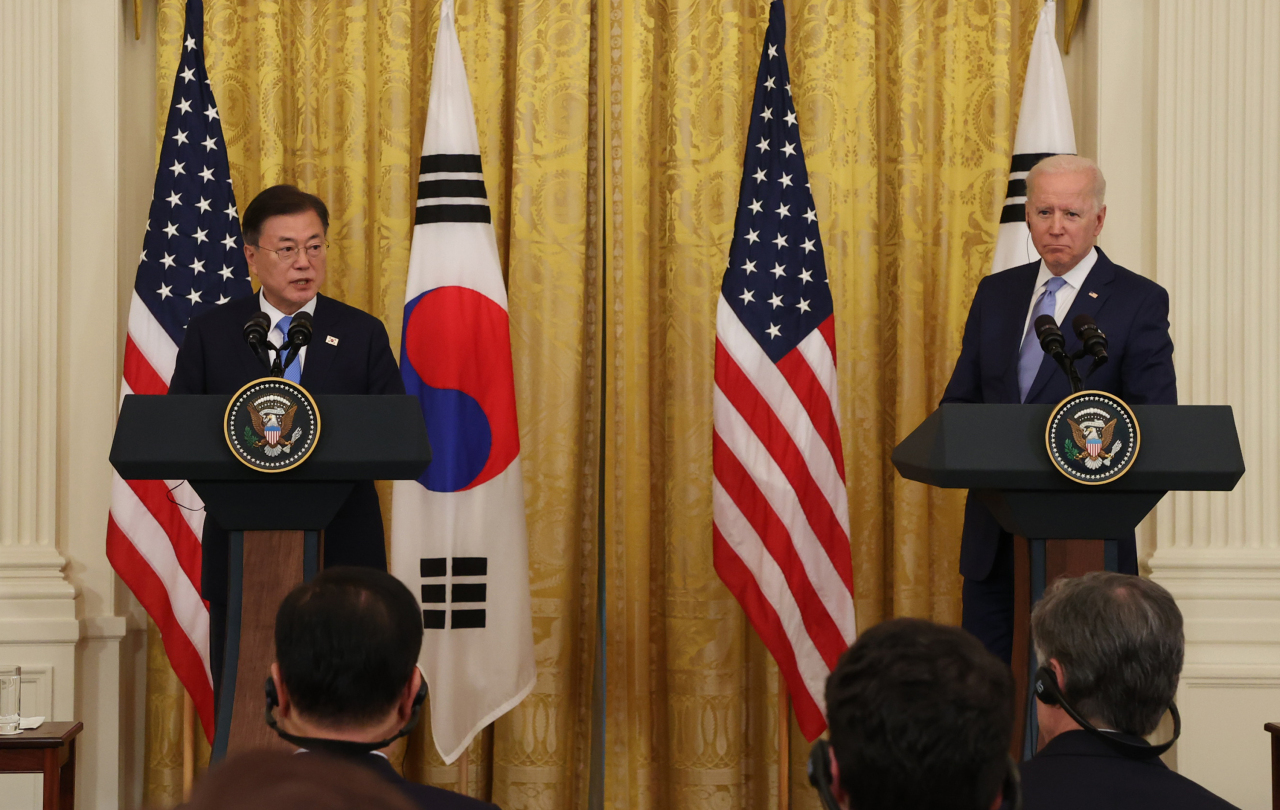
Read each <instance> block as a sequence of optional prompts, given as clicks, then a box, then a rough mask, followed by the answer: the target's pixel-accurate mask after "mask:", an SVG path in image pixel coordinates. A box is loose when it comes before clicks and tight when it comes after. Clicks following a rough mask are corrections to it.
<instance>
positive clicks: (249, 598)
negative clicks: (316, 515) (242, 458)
mask: <svg viewBox="0 0 1280 810" xmlns="http://www.w3.org/2000/svg"><path fill="white" fill-rule="evenodd" d="M227 539H228V541H229V543H228V545H229V548H228V557H229V559H228V576H227V580H228V589H227V638H226V648H225V649H226V653H225V655H224V657H223V666H222V693H221V695H219V696H218V718H217V730H216V732H215V734H214V740H213V752H212V759H213V761H214V762H217V761H219V760H221V759H223V758H224V757H226V755H227V754H228V753H234V752H236V751H243V750H247V749H251V748H276V749H280V750H284V751H289V750H292V746H290V745H289V744H288V743H286V742H284V741H283V740H281V739H280V738H279V737H277V736H276V735H275V732H273V731H272V730H271V729H270V728H268V727H267V725H266V723H265V722H264V721H263V713H264V712H265V710H266V698H265V695H264V692H263V683H264V682H265V680H266V679H267V677H269V676H270V674H271V662H272V661H274V660H275V622H276V610H277V609H278V608H279V607H280V602H281V601H283V600H284V597H285V596H286V595H288V593H289V591H291V590H293V589H294V587H295V586H297V585H298V584H300V583H302V582H306V581H309V580H310V579H311V578H312V577H314V576H315V575H316V573H317V572H318V571H319V569H320V559H321V556H320V554H321V546H320V543H321V534H320V532H300V531H272V532H263V531H252V532H231V533H230V535H229V537H228V538H227Z"/></svg>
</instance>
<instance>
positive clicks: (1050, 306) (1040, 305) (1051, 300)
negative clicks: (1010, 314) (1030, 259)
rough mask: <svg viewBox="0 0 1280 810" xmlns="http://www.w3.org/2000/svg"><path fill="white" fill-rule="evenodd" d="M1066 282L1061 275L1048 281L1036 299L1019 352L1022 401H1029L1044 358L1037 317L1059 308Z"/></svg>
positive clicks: (1019, 386) (1019, 382)
mask: <svg viewBox="0 0 1280 810" xmlns="http://www.w3.org/2000/svg"><path fill="white" fill-rule="evenodd" d="M1066 283H1067V282H1066V280H1065V279H1063V278H1061V277H1059V276H1054V277H1053V278H1051V279H1049V280H1048V281H1046V282H1045V283H1044V286H1045V290H1044V292H1043V293H1041V294H1040V299H1039V300H1038V301H1036V307H1035V309H1033V310H1032V311H1031V320H1030V321H1028V322H1027V333H1026V334H1025V335H1023V336H1022V349H1021V350H1020V351H1019V353H1018V392H1019V393H1020V394H1021V395H1022V396H1021V398H1020V401H1021V402H1026V401H1027V392H1028V391H1030V390H1031V383H1032V382H1034V381H1035V378H1036V372H1037V371H1039V370H1040V363H1041V361H1042V360H1044V349H1042V348H1040V341H1039V340H1037V339H1036V318H1039V317H1040V316H1041V315H1053V314H1054V310H1056V309H1057V308H1058V290H1060V289H1062V285H1063V284H1066ZM1054 320H1057V318H1055V319H1054Z"/></svg>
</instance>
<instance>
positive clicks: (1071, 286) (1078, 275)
mask: <svg viewBox="0 0 1280 810" xmlns="http://www.w3.org/2000/svg"><path fill="white" fill-rule="evenodd" d="M1097 263H1098V249H1097V248H1093V249H1091V250H1090V251H1089V252H1088V253H1086V254H1085V255H1084V258H1083V259H1081V260H1080V262H1079V263H1078V264H1077V265H1076V266H1075V267H1073V268H1071V269H1070V270H1068V271H1067V272H1065V273H1063V274H1062V280H1063V281H1065V282H1067V283H1066V284H1063V285H1062V286H1061V287H1060V288H1059V289H1058V293H1057V295H1056V296H1054V300H1055V301H1056V302H1057V306H1056V307H1055V308H1054V310H1053V319H1054V320H1055V321H1057V322H1058V326H1062V319H1063V318H1065V317H1067V313H1068V312H1070V311H1071V305H1072V304H1073V303H1075V300H1076V295H1077V294H1078V293H1079V292H1080V288H1081V287H1083V286H1084V280H1085V279H1086V278H1088V277H1089V271H1090V270H1092V269H1093V266H1094V265H1095V264H1097ZM1051 278H1053V273H1051V272H1049V268H1048V267H1045V265H1044V259H1041V260H1040V274H1039V275H1038V276H1036V287H1035V289H1034V290H1032V291H1031V303H1030V304H1028V305H1027V319H1026V320H1025V321H1023V323H1022V339H1023V340H1026V337H1027V330H1028V329H1030V328H1031V313H1033V312H1035V310H1036V301H1039V300H1040V296H1041V295H1043V294H1044V291H1045V289H1046V287H1045V285H1046V284H1048V283H1049V279H1051ZM1033 339H1034V336H1033Z"/></svg>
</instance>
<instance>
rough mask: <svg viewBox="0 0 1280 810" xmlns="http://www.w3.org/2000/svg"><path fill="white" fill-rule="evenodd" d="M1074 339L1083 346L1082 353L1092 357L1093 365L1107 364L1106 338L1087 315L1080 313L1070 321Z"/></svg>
mask: <svg viewBox="0 0 1280 810" xmlns="http://www.w3.org/2000/svg"><path fill="white" fill-rule="evenodd" d="M1071 326H1072V328H1074V329H1075V330H1076V337H1078V338H1080V342H1081V343H1083V344H1084V353H1085V354H1088V355H1092V356H1093V365H1094V366H1100V365H1102V364H1103V363H1105V362H1107V336H1106V335H1105V334H1103V332H1102V330H1101V329H1099V328H1098V324H1097V323H1096V322H1095V321H1094V320H1093V318H1091V317H1090V316H1089V315H1087V314H1085V313H1083V312H1081V313H1080V314H1079V315H1077V316H1076V317H1075V318H1074V319H1073V320H1072V321H1071Z"/></svg>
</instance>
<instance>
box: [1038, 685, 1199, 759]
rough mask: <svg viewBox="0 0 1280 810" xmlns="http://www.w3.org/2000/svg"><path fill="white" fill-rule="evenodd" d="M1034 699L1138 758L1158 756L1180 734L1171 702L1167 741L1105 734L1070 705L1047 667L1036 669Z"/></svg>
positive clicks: (1178, 718) (1179, 725) (1127, 754)
mask: <svg viewBox="0 0 1280 810" xmlns="http://www.w3.org/2000/svg"><path fill="white" fill-rule="evenodd" d="M1036 700H1038V701H1040V702H1041V703H1043V704H1045V705H1046V706H1057V707H1058V708H1060V709H1062V710H1063V711H1064V712H1066V713H1067V716H1068V717H1070V718H1071V719H1072V720H1074V721H1076V724H1077V725H1079V726H1080V728H1082V729H1084V730H1085V731H1087V732H1089V733H1090V734H1092V735H1094V736H1095V737H1101V738H1102V739H1104V740H1106V741H1107V742H1109V743H1111V744H1112V745H1113V746H1115V747H1116V748H1117V749H1119V751H1120V753H1122V754H1124V755H1125V756H1130V757H1136V758H1138V759H1148V758H1151V757H1158V756H1160V755H1161V754H1163V753H1164V752H1165V751H1168V750H1169V748H1170V747H1172V746H1173V744H1174V743H1176V742H1177V741H1178V737H1179V736H1180V735H1181V734H1182V718H1181V717H1180V716H1179V715H1178V707H1177V706H1175V705H1174V704H1173V703H1170V704H1169V714H1172V715H1173V738H1172V739H1170V740H1169V741H1168V742H1164V743H1160V744H1159V745H1147V744H1146V743H1134V742H1129V741H1128V740H1126V739H1124V738H1122V737H1120V736H1118V735H1116V734H1107V733H1106V732H1105V731H1102V730H1100V729H1097V728H1095V727H1094V726H1093V724H1092V723H1090V722H1089V721H1088V720H1085V719H1084V718H1083V717H1081V716H1080V714H1079V713H1078V712H1077V711H1076V710H1075V709H1073V708H1072V707H1071V704H1070V703H1068V702H1067V699H1066V698H1065V697H1064V696H1063V694H1062V690H1061V689H1059V688H1058V676H1056V675H1054V674H1053V670H1052V669H1050V668H1049V667H1040V668H1039V669H1037V670H1036Z"/></svg>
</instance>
